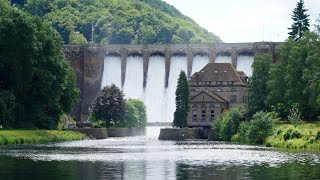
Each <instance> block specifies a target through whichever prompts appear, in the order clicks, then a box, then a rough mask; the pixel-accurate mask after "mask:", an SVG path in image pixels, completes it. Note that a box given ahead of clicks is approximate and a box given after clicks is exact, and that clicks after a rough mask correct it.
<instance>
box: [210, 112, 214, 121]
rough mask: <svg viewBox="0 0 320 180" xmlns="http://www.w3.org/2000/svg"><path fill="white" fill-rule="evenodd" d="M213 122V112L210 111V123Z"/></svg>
mask: <svg viewBox="0 0 320 180" xmlns="http://www.w3.org/2000/svg"><path fill="white" fill-rule="evenodd" d="M213 120H214V110H211V111H210V121H213Z"/></svg>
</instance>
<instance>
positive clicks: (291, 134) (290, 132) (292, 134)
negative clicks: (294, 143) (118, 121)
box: [283, 128, 302, 141]
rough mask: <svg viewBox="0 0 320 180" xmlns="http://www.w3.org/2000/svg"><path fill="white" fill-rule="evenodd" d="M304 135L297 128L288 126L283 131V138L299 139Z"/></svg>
mask: <svg viewBox="0 0 320 180" xmlns="http://www.w3.org/2000/svg"><path fill="white" fill-rule="evenodd" d="M301 137H302V135H301V133H300V132H299V131H298V130H297V129H295V128H294V129H293V128H288V129H286V130H285V131H284V132H283V140H285V141H287V140H290V139H299V138H301Z"/></svg>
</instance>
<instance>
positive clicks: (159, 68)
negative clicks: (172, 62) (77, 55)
mask: <svg viewBox="0 0 320 180" xmlns="http://www.w3.org/2000/svg"><path fill="white" fill-rule="evenodd" d="M164 93H165V58H164V57H163V56H151V57H150V59H149V65H148V73H147V84H146V88H145V94H144V103H145V105H146V106H147V118H148V122H164V121H165V114H164V112H165V101H166V99H165V95H164Z"/></svg>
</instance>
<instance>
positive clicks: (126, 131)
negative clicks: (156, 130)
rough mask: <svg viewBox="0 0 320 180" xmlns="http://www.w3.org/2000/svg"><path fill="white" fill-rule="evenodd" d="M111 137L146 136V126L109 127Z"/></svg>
mask: <svg viewBox="0 0 320 180" xmlns="http://www.w3.org/2000/svg"><path fill="white" fill-rule="evenodd" d="M107 131H108V136H109V137H126V136H144V135H145V134H146V128H107Z"/></svg>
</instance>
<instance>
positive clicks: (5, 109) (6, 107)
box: [0, 90, 15, 129]
mask: <svg viewBox="0 0 320 180" xmlns="http://www.w3.org/2000/svg"><path fill="white" fill-rule="evenodd" d="M14 109H15V97H14V95H13V94H12V93H11V92H10V91H1V90H0V125H1V126H2V127H3V128H5V129H9V128H12V127H13V126H14V121H15V118H14Z"/></svg>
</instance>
